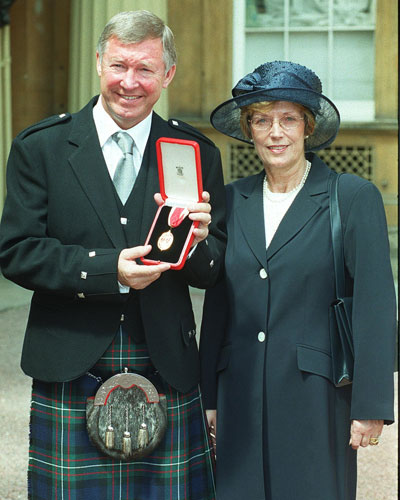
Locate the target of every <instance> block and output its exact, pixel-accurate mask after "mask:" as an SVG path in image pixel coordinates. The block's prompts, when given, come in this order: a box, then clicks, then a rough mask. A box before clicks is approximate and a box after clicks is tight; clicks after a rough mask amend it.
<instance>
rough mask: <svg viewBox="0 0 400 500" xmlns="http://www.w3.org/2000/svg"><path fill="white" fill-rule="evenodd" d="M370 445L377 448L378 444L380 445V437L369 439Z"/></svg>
mask: <svg viewBox="0 0 400 500" xmlns="http://www.w3.org/2000/svg"><path fill="white" fill-rule="evenodd" d="M369 444H370V445H371V446H376V445H377V444H379V436H376V437H370V438H369Z"/></svg>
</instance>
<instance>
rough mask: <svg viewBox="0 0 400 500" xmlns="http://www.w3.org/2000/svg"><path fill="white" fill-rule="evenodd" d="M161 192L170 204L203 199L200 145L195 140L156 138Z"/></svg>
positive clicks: (177, 204) (183, 204) (180, 204)
mask: <svg viewBox="0 0 400 500" xmlns="http://www.w3.org/2000/svg"><path fill="white" fill-rule="evenodd" d="M156 151H157V163H158V176H159V180H160V193H161V196H162V198H163V200H164V201H165V203H166V204H167V205H169V206H180V207H184V206H187V205H189V204H190V203H193V202H195V203H196V202H198V201H201V194H202V192H203V182H202V177H201V161H200V147H199V145H198V143H197V142H196V141H188V140H184V139H173V138H171V137H160V138H159V139H158V140H157V142H156Z"/></svg>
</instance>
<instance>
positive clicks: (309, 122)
mask: <svg viewBox="0 0 400 500" xmlns="http://www.w3.org/2000/svg"><path fill="white" fill-rule="evenodd" d="M275 103H276V101H261V102H253V103H252V104H249V105H248V106H242V107H241V108H240V128H241V129H242V132H243V134H244V135H245V136H246V137H247V138H248V139H252V135H251V129H250V123H249V120H251V118H252V117H253V115H254V113H255V112H256V111H259V112H263V111H269V110H270V109H272V108H273V106H274V104H275ZM293 104H296V106H298V108H299V110H300V112H301V113H303V115H304V135H311V134H312V133H313V131H314V127H315V117H314V115H313V114H312V113H311V111H310V110H309V109H308V108H306V107H305V106H303V105H302V104H298V103H297V102H294V103H293Z"/></svg>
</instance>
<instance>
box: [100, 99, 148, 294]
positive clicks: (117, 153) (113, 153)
mask: <svg viewBox="0 0 400 500" xmlns="http://www.w3.org/2000/svg"><path fill="white" fill-rule="evenodd" d="M152 115H153V112H151V113H150V114H149V115H148V116H146V118H145V119H144V120H142V121H141V122H140V123H138V124H137V125H135V126H134V127H132V128H129V129H127V130H122V129H121V128H120V127H119V126H118V125H117V124H116V123H115V121H114V120H113V119H112V118H111V116H110V115H109V114H108V113H107V112H106V110H105V109H104V107H103V104H102V97H101V96H100V97H99V100H98V101H97V103H96V105H95V106H94V108H93V119H94V124H95V125H96V130H97V135H98V136H99V142H100V146H101V150H102V151H103V155H104V160H105V162H106V165H107V168H108V172H109V174H110V177H111V179H112V178H113V177H114V173H115V169H116V168H117V165H118V162H119V160H120V159H121V158H122V157H123V153H122V150H121V148H120V147H119V146H118V144H117V143H116V142H115V141H114V140H113V139H112V135H113V134H115V132H119V131H123V132H127V133H128V134H129V135H130V136H131V137H132V138H133V140H134V141H135V145H136V147H137V149H138V151H139V155H140V164H138V165H135V170H136V175H138V173H139V170H140V166H141V164H142V160H143V155H144V150H145V149H146V144H147V141H148V139H149V135H150V129H151V120H152ZM118 285H119V291H120V293H129V286H125V285H121V284H120V283H118Z"/></svg>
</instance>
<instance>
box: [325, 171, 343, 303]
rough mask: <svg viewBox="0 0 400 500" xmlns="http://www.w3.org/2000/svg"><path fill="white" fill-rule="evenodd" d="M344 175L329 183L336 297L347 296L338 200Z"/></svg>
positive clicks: (332, 176) (331, 179)
mask: <svg viewBox="0 0 400 500" xmlns="http://www.w3.org/2000/svg"><path fill="white" fill-rule="evenodd" d="M341 175H342V174H337V175H335V174H332V175H331V177H330V183H329V211H330V222H331V232H332V252H333V263H334V269H335V285H336V297H338V298H340V297H344V295H345V273H344V249H343V234H342V220H341V218H340V208H339V199H338V184H339V178H340V176H341Z"/></svg>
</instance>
